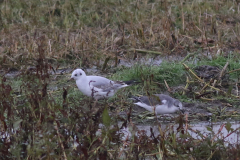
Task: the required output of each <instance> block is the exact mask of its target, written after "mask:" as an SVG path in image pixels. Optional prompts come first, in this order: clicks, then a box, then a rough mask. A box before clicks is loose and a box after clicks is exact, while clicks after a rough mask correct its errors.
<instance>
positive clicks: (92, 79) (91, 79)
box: [87, 76, 111, 88]
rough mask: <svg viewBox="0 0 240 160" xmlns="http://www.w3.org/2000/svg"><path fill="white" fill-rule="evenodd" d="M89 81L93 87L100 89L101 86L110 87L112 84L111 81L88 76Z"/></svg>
mask: <svg viewBox="0 0 240 160" xmlns="http://www.w3.org/2000/svg"><path fill="white" fill-rule="evenodd" d="M87 79H88V81H89V83H91V85H92V86H94V87H97V88H100V86H104V85H108V84H109V83H110V82H111V80H109V79H107V78H105V77H101V76H87Z"/></svg>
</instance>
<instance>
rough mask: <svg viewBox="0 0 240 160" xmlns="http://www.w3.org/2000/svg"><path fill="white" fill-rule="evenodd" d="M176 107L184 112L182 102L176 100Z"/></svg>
mask: <svg viewBox="0 0 240 160" xmlns="http://www.w3.org/2000/svg"><path fill="white" fill-rule="evenodd" d="M174 106H176V107H178V108H179V110H180V111H182V110H183V105H182V102H180V101H179V100H176V101H175V102H174Z"/></svg>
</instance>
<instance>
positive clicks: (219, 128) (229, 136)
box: [122, 122, 240, 145]
mask: <svg viewBox="0 0 240 160" xmlns="http://www.w3.org/2000/svg"><path fill="white" fill-rule="evenodd" d="M229 124H231V127H230V128H231V130H230V131H229V132H228V130H227V129H226V128H227V122H221V123H209V122H201V123H196V124H188V128H189V129H188V133H189V135H190V136H191V137H193V138H195V139H199V140H200V139H202V138H201V136H200V134H202V135H203V136H204V138H207V137H209V138H210V139H212V138H213V137H215V138H214V139H215V140H218V139H220V140H223V139H224V142H225V145H229V144H233V145H234V144H238V143H239V138H240V123H239V122H231V123H229ZM178 126H179V125H178V124H170V123H167V124H166V123H165V124H162V123H161V129H162V131H165V130H166V131H167V132H169V130H173V131H174V132H175V133H176V132H177V128H178ZM136 127H137V128H138V130H140V131H142V130H144V131H145V133H146V135H147V136H150V135H151V132H150V128H152V130H153V133H154V135H155V137H156V136H158V135H159V128H158V125H156V124H147V125H144V124H141V125H136ZM185 127H186V126H184V129H185ZM169 128H171V129H169ZM130 130H131V129H130V128H129V127H127V128H124V129H122V133H124V136H123V140H125V139H127V138H129V137H131V132H130ZM199 133H200V134H199ZM178 135H179V134H178Z"/></svg>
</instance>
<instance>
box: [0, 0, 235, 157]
mask: <svg viewBox="0 0 240 160" xmlns="http://www.w3.org/2000/svg"><path fill="white" fill-rule="evenodd" d="M0 7H1V8H0V64H1V65H0V74H1V77H0V122H1V123H0V159H100V160H102V159H145V158H146V159H209V160H216V159H238V158H239V157H240V152H239V150H240V149H239V142H238V141H237V143H236V144H230V145H226V144H225V142H226V138H227V137H221V136H220V132H221V130H222V129H223V127H225V128H226V129H227V131H228V132H229V135H231V134H235V133H238V132H239V128H237V129H233V128H232V127H231V123H226V124H225V126H223V127H222V128H219V132H217V133H215V132H213V130H212V129H211V128H208V131H210V132H211V133H210V134H209V136H207V137H206V136H204V135H202V134H201V133H200V132H197V131H196V134H198V136H199V137H200V139H196V138H194V137H192V136H191V135H189V134H188V130H190V129H191V127H189V128H187V127H186V126H187V124H188V123H190V122H188V121H187V118H186V117H183V116H182V115H179V116H178V117H177V118H176V119H175V124H178V125H179V127H178V130H177V131H176V130H173V129H171V127H169V128H167V129H164V130H163V129H161V124H160V123H158V122H157V121H155V122H156V123H157V124H156V125H158V126H159V132H160V134H159V135H154V134H153V133H152V135H151V136H150V137H149V136H147V135H146V132H145V131H143V130H139V129H138V128H137V127H136V125H135V124H134V122H133V121H132V119H133V118H135V117H136V116H134V115H133V111H134V110H133V104H132V102H131V101H130V100H128V97H129V96H131V95H137V94H140V95H146V94H153V93H159V92H168V93H170V94H171V95H172V96H174V97H177V98H179V99H180V100H181V101H183V102H186V103H188V102H191V103H192V102H194V103H202V102H206V103H207V104H210V105H212V106H211V107H213V108H212V109H208V110H209V111H210V112H211V113H212V114H213V116H212V117H213V120H214V121H219V120H225V121H229V120H230V119H234V117H235V119H239V112H238V109H239V95H238V94H239V93H238V92H239V91H238V88H239V75H240V74H239V73H240V70H239V68H240V63H239V62H240V60H239V59H240V56H239V55H240V54H239V53H240V16H239V15H240V3H239V1H208V0H205V1H184V2H183V1H166V0H136V1H133V0H125V1H124V0H119V1H115V0H82V1H79V0H65V1H64V0H52V1H46V0H41V1H36V0H35V1H34V0H26V1H20V0H2V1H0ZM170 56H171V57H177V58H179V60H177V61H174V60H171V58H169V61H164V62H163V63H161V65H160V66H157V65H151V64H146V63H144V62H140V60H142V59H144V58H146V57H151V58H153V59H155V58H159V57H170ZM119 61H134V62H137V63H135V64H132V66H131V67H130V68H128V67H126V66H119ZM201 65H211V66H217V67H218V68H219V73H223V75H226V78H227V85H226V86H224V83H223V82H224V79H221V78H222V77H221V76H220V78H218V79H217V78H216V77H213V79H212V80H217V81H216V82H213V81H212V80H209V81H205V82H202V80H201V79H200V80H199V77H198V76H196V75H194V73H195V69H196V67H197V66H201ZM65 68H70V69H74V68H85V69H86V68H91V69H93V68H96V69H97V73H98V74H104V75H107V77H108V78H112V79H115V80H130V79H135V80H138V81H139V82H140V84H138V85H134V86H131V87H129V88H125V89H123V90H121V91H120V92H119V93H118V94H117V95H116V96H114V97H112V98H110V99H109V100H104V101H100V102H98V106H97V107H96V106H94V102H93V100H92V99H90V98H88V97H86V96H84V95H82V93H81V92H80V91H79V90H78V89H77V88H76V87H74V82H68V81H67V80H68V78H69V77H70V73H69V72H64V69H65ZM59 70H62V71H63V72H58V71H59ZM9 75H10V76H9ZM223 77H224V76H223ZM213 100H214V101H218V102H221V103H222V104H223V106H224V107H223V108H219V107H218V106H216V103H212V101H213ZM227 105H229V106H230V107H231V109H232V108H233V109H235V111H229V110H227V109H226V108H227V107H226V106H227ZM206 108H207V107H206ZM215 108H216V109H215ZM122 112H123V113H124V116H121V113H122ZM189 118H194V117H191V116H190V117H189ZM100 126H101V127H100ZM125 126H128V127H129V128H130V132H131V133H132V136H131V137H128V138H127V139H122V137H123V133H122V131H121V129H122V128H124V127H125ZM76 144H78V145H76Z"/></svg>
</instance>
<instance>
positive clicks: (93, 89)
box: [71, 69, 131, 100]
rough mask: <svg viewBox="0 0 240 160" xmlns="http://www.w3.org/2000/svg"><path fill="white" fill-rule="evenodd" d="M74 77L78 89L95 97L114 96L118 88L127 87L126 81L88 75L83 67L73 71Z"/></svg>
mask: <svg viewBox="0 0 240 160" xmlns="http://www.w3.org/2000/svg"><path fill="white" fill-rule="evenodd" d="M71 78H72V79H74V80H76V84H77V87H78V89H79V90H80V91H81V92H82V93H83V94H84V95H86V96H88V97H93V98H94V99H96V100H98V99H102V98H109V97H112V96H113V95H114V94H115V93H116V91H117V90H119V89H120V88H123V87H127V86H128V84H129V83H131V82H130V81H129V83H128V82H127V81H126V83H125V82H122V81H112V80H109V79H107V78H104V77H101V76H87V75H86V73H85V72H84V71H83V70H82V69H76V70H74V71H73V72H72V76H71Z"/></svg>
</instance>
